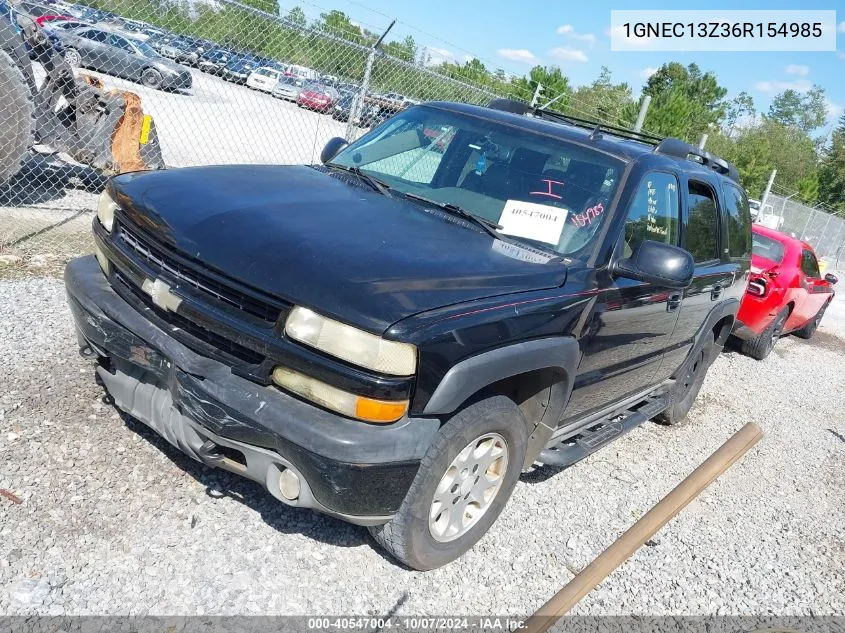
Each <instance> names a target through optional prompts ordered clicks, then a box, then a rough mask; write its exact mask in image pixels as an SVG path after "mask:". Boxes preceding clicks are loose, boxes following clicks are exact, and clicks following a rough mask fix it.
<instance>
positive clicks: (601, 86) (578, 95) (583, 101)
mask: <svg viewBox="0 0 845 633" xmlns="http://www.w3.org/2000/svg"><path fill="white" fill-rule="evenodd" d="M633 103H634V99H633V97H632V95H631V87H630V86H629V85H628V84H626V83H618V84H615V83H613V80H612V76H611V73H610V70H609V69H608V68H607V67H606V66H602V69H601V73H600V74H599V77H598V78H597V79H596V80H595V81H594V82H593V83H591V84H590V85H588V86H581V87H580V88H578V89H577V90H576V91H575V92H574V93H573V95H572V99H571V100H570V109H571V110H572V111H573V114H575V115H576V116H578V115H579V114H580V115H581V116H585V117H587V118H589V119H595V120H597V121H600V122H602V123H607V124H609V125H625V124H626V123H627V124H630V122H629V121H627V120H626V116H628V115H629V112H630V106H631V104H633ZM576 109H577V111H576ZM634 116H635V117H636V114H634Z"/></svg>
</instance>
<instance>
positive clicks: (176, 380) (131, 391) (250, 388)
mask: <svg viewBox="0 0 845 633" xmlns="http://www.w3.org/2000/svg"><path fill="white" fill-rule="evenodd" d="M65 285H66V288H67V293H68V300H69V304H70V307H71V311H72V313H73V317H74V320H75V322H76V327H77V332H78V335H79V340H80V348H81V349H82V350H83V352H87V353H88V354H89V355H91V356H92V357H97V358H99V360H100V363H99V366H98V368H97V373H98V374H99V376H100V378H101V379H102V381H103V383H104V384H105V386H106V389H107V390H108V391H109V394H110V395H111V396H112V397H113V398H114V400H115V403H116V404H117V406H118V407H120V408H121V409H122V410H124V411H126V412H127V413H129V414H130V415H132V416H134V417H135V418H137V419H139V420H140V421H142V422H144V423H145V424H147V425H148V426H150V427H151V428H152V429H153V430H155V431H156V432H157V433H159V434H160V435H161V436H162V437H164V438H165V439H166V440H167V441H168V442H170V443H171V444H172V445H174V446H176V447H177V448H179V449H180V450H181V451H183V452H184V453H186V454H187V455H189V456H191V457H192V458H194V459H196V460H198V461H200V462H203V463H206V464H208V465H210V466H215V467H219V468H224V469H226V470H230V471H232V472H235V473H238V474H240V475H243V476H245V477H248V478H250V479H252V480H254V481H257V482H259V483H260V484H262V485H263V486H264V487H265V488H266V489H267V490H268V491H269V492H270V493H271V494H272V495H273V496H274V497H276V498H277V499H279V500H280V501H282V502H284V503H287V504H289V505H293V506H298V507H305V508H312V509H315V510H318V511H320V512H324V513H326V514H330V515H333V516H337V517H339V518H342V519H344V520H346V521H349V522H351V523H356V524H359V525H375V524H379V523H384V522H386V521H388V520H389V519H390V518H391V516H392V515H393V514H394V513H395V512H396V511H397V510H398V508H399V506H400V504H401V503H402V500H403V499H404V497H405V494H406V493H407V491H408V488H409V487H410V485H411V482H412V481H413V478H414V476H415V475H416V472H417V470H418V468H419V462H420V460H421V459H422V457H423V455H424V454H425V452H426V450H427V448H428V446H429V445H430V444H431V441H432V440H433V438H434V435H435V434H436V433H437V430H438V427H439V422H438V421H437V420H436V419H411V418H405V419H403V420H400V421H399V422H397V423H395V424H392V425H389V426H378V427H376V426H373V425H370V424H367V423H364V422H360V421H357V420H351V419H348V418H344V417H342V416H338V415H336V414H333V413H331V412H328V411H325V410H323V409H320V408H318V407H315V406H313V405H311V404H309V403H307V402H303V401H301V400H299V399H297V398H294V397H293V396H290V395H288V394H286V393H284V392H282V391H281V390H279V389H277V388H275V387H273V386H263V385H259V384H256V383H254V382H252V381H250V380H247V379H245V378H241V377H240V376H237V375H235V374H233V373H232V372H231V371H230V369H229V367H228V366H227V365H225V364H223V363H221V362H218V361H216V360H214V359H210V358H208V357H205V356H202V355H200V354H197V353H196V352H194V351H193V350H191V349H190V348H188V347H187V346H185V345H183V344H182V343H180V342H179V341H177V340H176V339H174V338H173V337H171V336H169V335H168V334H167V333H166V332H164V331H163V330H161V329H159V328H158V327H156V326H155V325H153V324H152V323H151V322H150V321H148V320H147V319H145V318H144V317H143V315H142V314H141V313H139V312H138V311H137V310H135V309H134V308H133V307H132V306H131V305H129V304H128V303H127V302H126V301H124V300H123V299H122V298H121V297H120V296H119V295H118V294H117V293H115V292H114V290H113V289H112V288H111V286H109V284H108V281H107V280H106V278H105V276H104V275H103V273H102V271H101V270H100V268H99V266H98V264H97V262H96V260H95V259H94V257H93V256H88V257H83V258H79V259H76V260H74V261H72V262H70V263H69V264H68V265H67V267H66V269H65ZM286 469H290V470H291V471H292V472H293V473H295V474H296V476H297V479H298V482H299V483H300V488H299V491H298V496H297V497H296V498H295V499H290V498H289V495H288V496H285V494H283V492H282V490H281V489H280V484H279V482H280V476H281V474H282V472H284V471H285V470H286Z"/></svg>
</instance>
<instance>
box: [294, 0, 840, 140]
mask: <svg viewBox="0 0 845 633" xmlns="http://www.w3.org/2000/svg"><path fill="white" fill-rule="evenodd" d="M296 5H298V6H301V7H302V8H303V10H304V11H305V13H306V15H307V16H308V17H309V18H310V19H315V18H317V17H318V16H319V14H320V13H321V12H324V11H327V10H330V9H338V10H340V11H343V12H344V13H346V14H347V15H348V16H349V17H350V19H351V20H352V21H353V22H355V23H358V24H360V25H361V26H363V27H364V28H367V29H369V30H371V31H378V30H382V29H384V28H385V27H386V26H387V25H388V24H389V23H390V21H391V19H392V18H396V19H397V23H396V26H395V27H394V28H393V30H392V31H391V33H390V35H389V36H388V39H402V38H404V37H405V36H406V35H413V37H414V39H415V40H416V41H417V43H418V45H419V46H421V47H422V46H425V47H426V48H427V50H428V53H429V54H430V55H431V57H432V61H433V62H437V61H440V60H448V61H457V62H459V63H462V62H463V61H465V60H467V59H469V58H470V57H477V58H478V59H480V60H481V61H483V62H484V63H485V65H486V66H487V68H489V69H491V70H495V69H497V68H502V69H504V70H505V71H506V72H507V73H510V74H515V75H522V74H525V73H526V72H528V71H529V70H530V69H531V67H532V66H534V65H536V64H544V65H550V64H553V65H558V66H560V67H561V69H562V70H563V72H564V73H565V74H566V75H567V76H568V77H569V79H570V82H572V83H573V84H574V85H575V86H578V85H582V84H589V83H591V82H592V81H593V80H594V79H595V78H596V77H597V76H598V74H599V72H600V70H601V67H602V66H607V67H608V68H609V69H610V70H611V72H612V73H613V80H614V81H616V82H620V81H624V82H627V83H628V84H629V85H631V87H632V88H633V90H634V93H635V94H637V95H638V94H639V92H640V89H641V88H642V84H643V82H644V81H645V79H646V78H647V77H648V75H649V73H652V72H654V71H655V70H656V69H657V68H658V67H659V66H660V65H661V64H664V63H666V62H671V61H677V62H680V63H682V64H685V65H686V64H689V63H692V62H695V63H697V64H698V65H699V67H700V68H701V69H702V70H704V71H713V72H715V73H716V75H717V77H718V80H719V83H720V84H721V85H722V86H724V87H725V88H727V89H728V97H729V98H731V97H734V96H736V95H737V94H739V93H740V92H742V91H746V92H748V93H749V94H750V95H751V96H752V97H753V98H754V103H755V106H756V108H757V110H758V111H762V112H765V111H767V110H768V108H769V105H770V103H771V99H772V97H773V96H774V95H776V94H777V93H779V92H782V91H783V90H785V89H787V88H795V89H796V90H799V91H801V92H804V91H806V90H807V89H809V88H810V87H812V85H813V84H819V85H821V86H823V87H824V88H825V90H826V92H827V98H828V115H829V117H828V118H829V122H828V126H826V127H829V126H830V125H833V124H834V123H835V122H836V120H837V119H838V117H839V116H840V115H841V114H842V113H843V108H845V81H843V77H845V2H843V0H814V1H813V2H812V6H810V7H805V8H812V9H828V10H830V9H837V8H839V9H840V11H839V12H838V14H837V25H838V29H837V37H836V44H837V49H838V50H837V51H836V52H743V53H730V52H695V53H677V52H655V51H636V52H612V51H611V50H610V36H609V27H610V11H611V9H622V8H624V9H657V10H659V9H680V8H686V9H756V10H776V9H796V8H799V5H798V3H796V2H795V0H791V1H788V0H765V1H762V0H754V1H747V0H746V1H744V2H743V1H741V0H729V1H724V0H709V1H708V2H700V1H699V2H694V1H693V2H688V3H686V4H684V5H679V3H677V2H665V1H664V2H660V1H655V0H651V1H650V0H638V2H637V3H636V4H633V3H625V2H618V1H617V2H615V3H611V2H605V1H604V0H588V1H582V2H574V1H570V0H546V1H543V0H486V1H481V0H404V1H401V0H313V1H312V0H300V1H296V0H293V1H291V0H280V12H281V13H282V14H283V15H284V14H285V13H286V12H287V10H289V9H290V8H291V7H293V6H296ZM837 5H838V7H837ZM826 131H827V129H825V128H823V129H822V130H820V132H823V133H824V132H826Z"/></svg>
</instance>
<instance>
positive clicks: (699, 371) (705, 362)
mask: <svg viewBox="0 0 845 633" xmlns="http://www.w3.org/2000/svg"><path fill="white" fill-rule="evenodd" d="M704 336H705V339H704V342H703V343H702V345H701V347H700V348H698V349H697V350H696V351H695V355H694V357H693V358H692V359H691V360H689V361H688V362H687V363H685V364H684V367H683V372H682V376H679V377H678V378H676V381H675V387H674V389H673V391H672V393H671V395H670V397H669V406H668V407H666V410H665V411H664V412H663V413H661V414H659V415H657V416H656V417H655V418H654V419H655V421H656V422H658V423H659V424H665V425H667V426H676V425H678V424H680V423H681V422H683V421H684V420H686V418H687V414H688V413H689V410H690V409H692V405H693V403H694V402H695V399H696V397H697V396H698V392H699V391H700V390H701V385H702V384H704V378H705V376H707V369H708V368H709V367H710V363H712V362H713V360H714V358H715V354H714V353H713V348H714V347H715V343H714V342H713V333H712V332H709V333H707V334H705V335H704Z"/></svg>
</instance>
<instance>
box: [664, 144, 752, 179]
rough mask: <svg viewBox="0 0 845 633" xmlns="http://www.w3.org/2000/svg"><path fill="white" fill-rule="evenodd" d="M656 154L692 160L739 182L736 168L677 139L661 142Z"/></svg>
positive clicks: (722, 159)
mask: <svg viewBox="0 0 845 633" xmlns="http://www.w3.org/2000/svg"><path fill="white" fill-rule="evenodd" d="M653 151H654V153H655V154H662V155H664V156H674V157H675V158H682V159H684V160H691V161H693V162H694V163H698V164H699V165H703V166H704V167H708V168H710V169H712V170H713V171H715V172H716V173H718V174H722V175H723V176H727V177H728V178H730V179H731V180H733V181H734V182H739V172H738V171H737V169H736V167H734V166H733V165H731V164H730V163H729V162H728V161H726V160H725V159H724V158H719V157H718V156H714V155H713V154H711V153H710V152H707V151H705V150H703V149H700V148H698V147H696V146H695V145H690V144H689V143H685V142H684V141H681V140H679V139H676V138H666V139H663V140H662V141H660V143H659V144H658V145H657V147H655V148H654V150H653Z"/></svg>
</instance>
